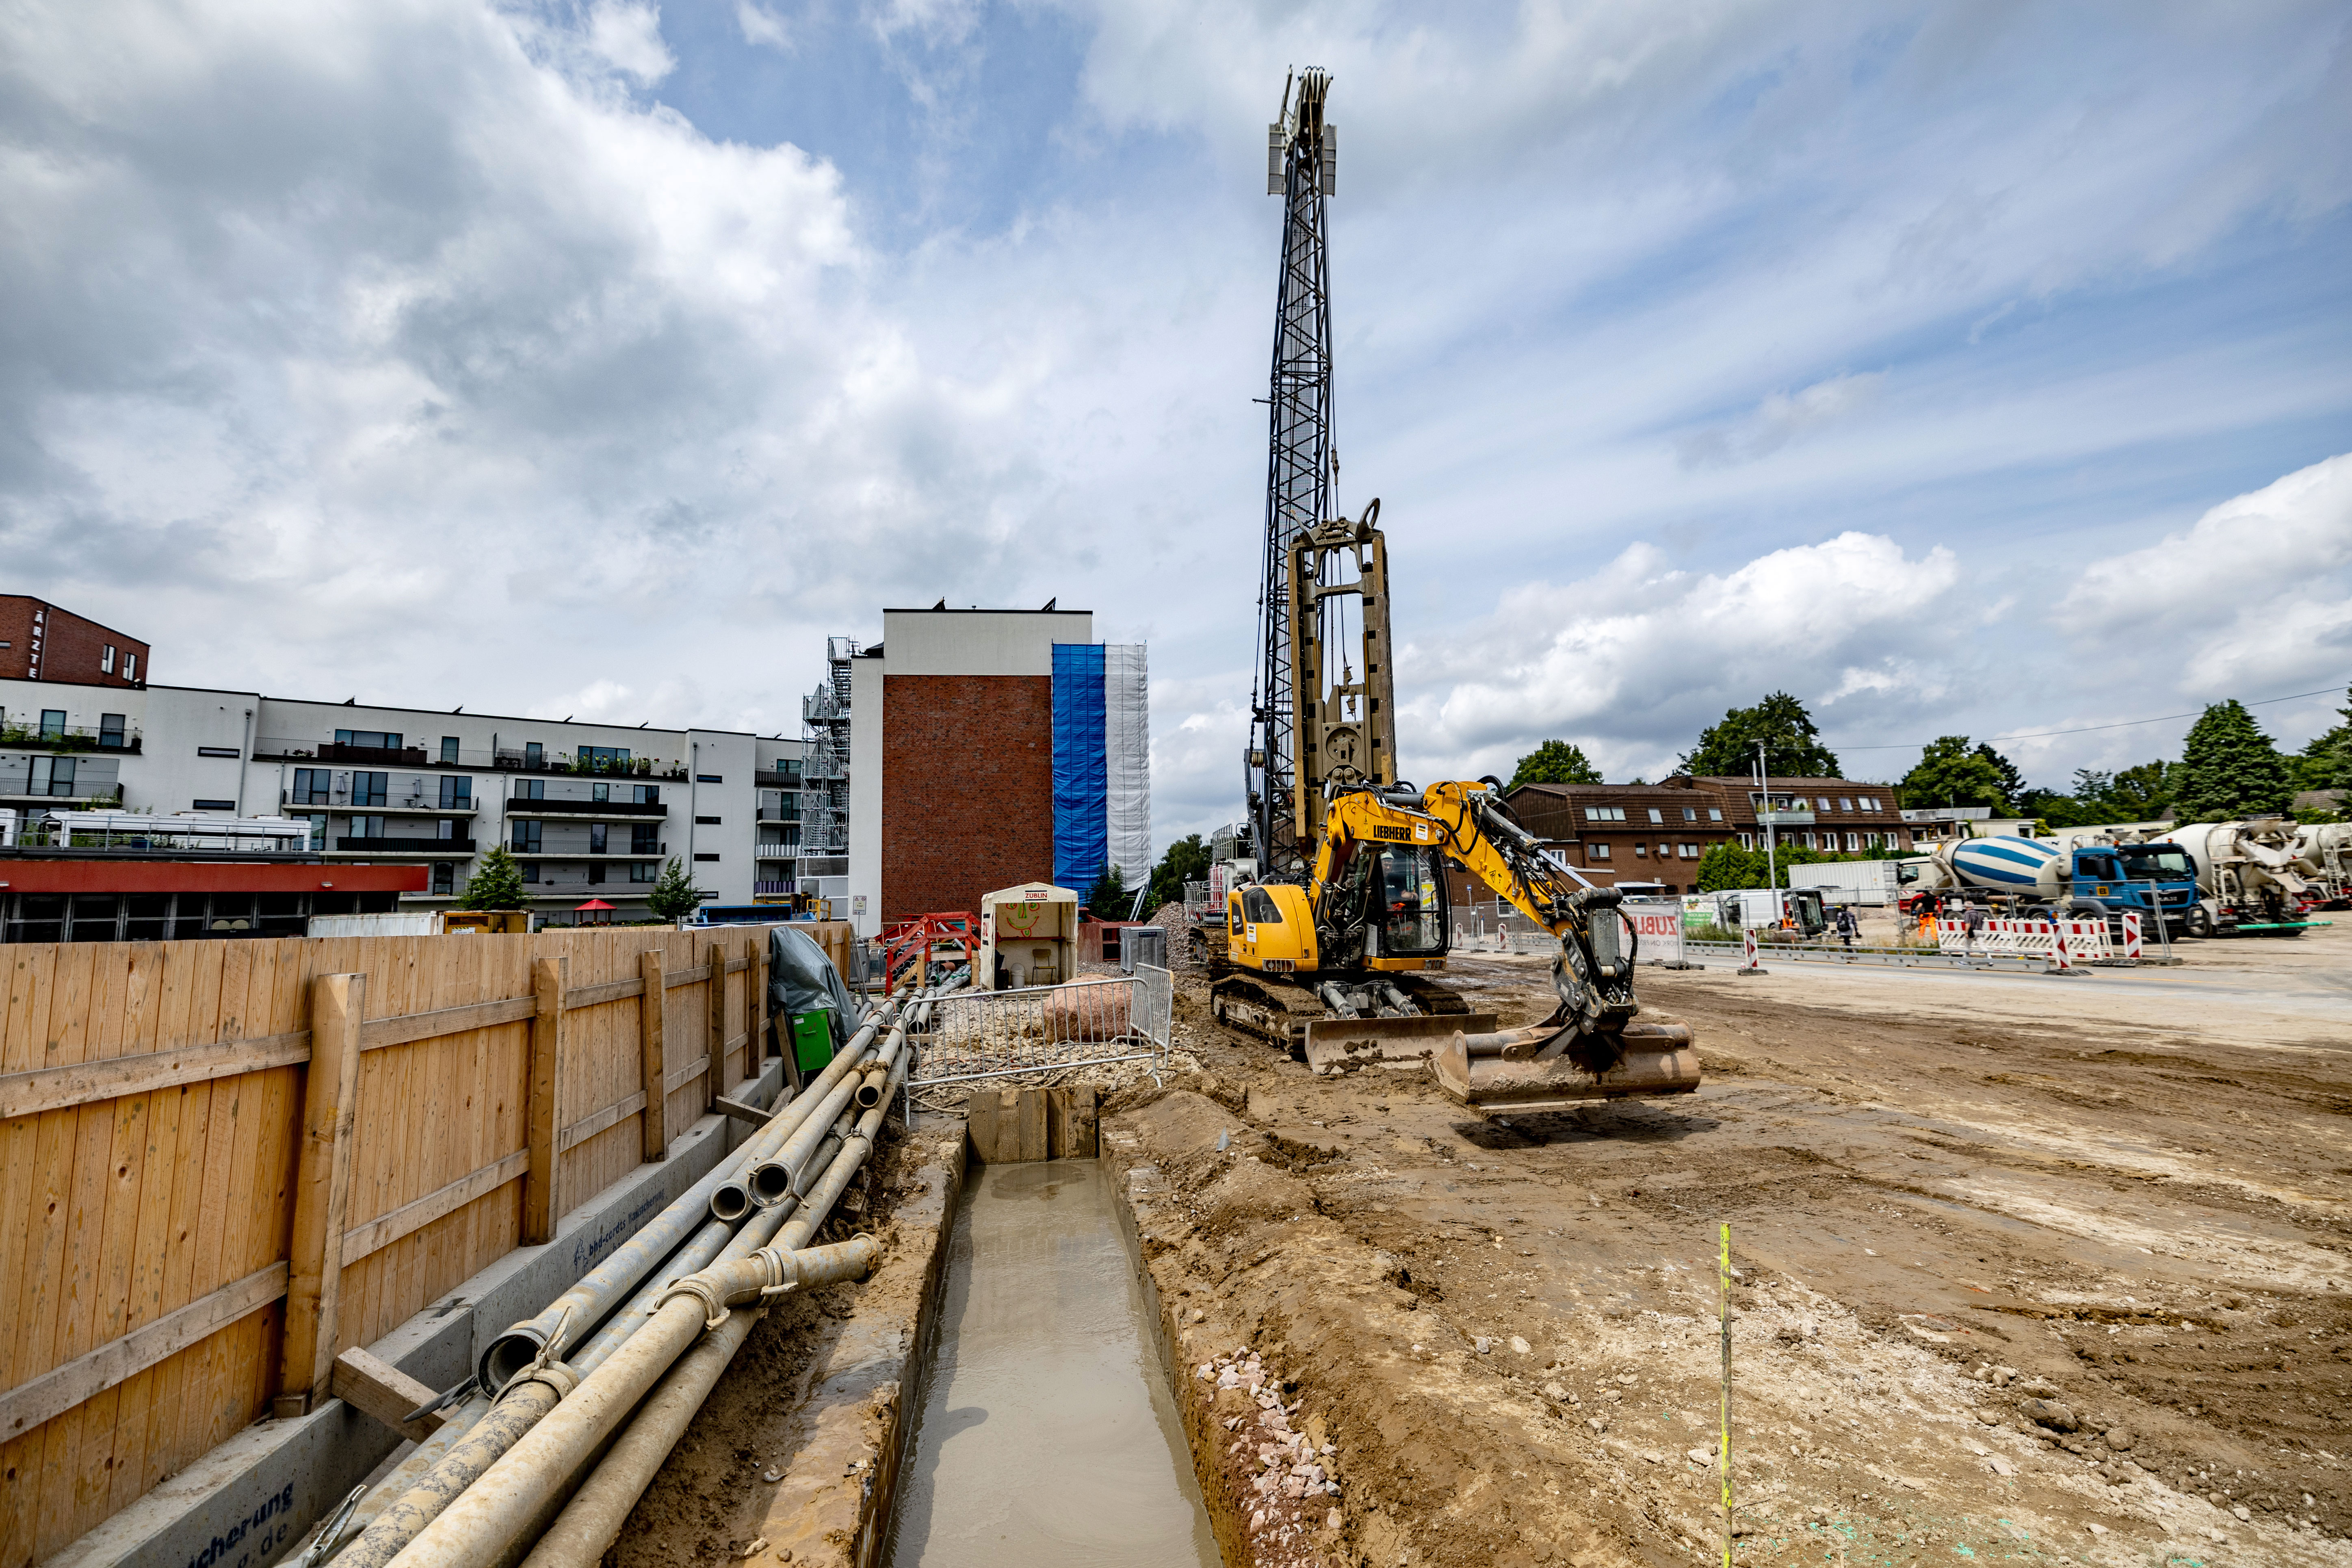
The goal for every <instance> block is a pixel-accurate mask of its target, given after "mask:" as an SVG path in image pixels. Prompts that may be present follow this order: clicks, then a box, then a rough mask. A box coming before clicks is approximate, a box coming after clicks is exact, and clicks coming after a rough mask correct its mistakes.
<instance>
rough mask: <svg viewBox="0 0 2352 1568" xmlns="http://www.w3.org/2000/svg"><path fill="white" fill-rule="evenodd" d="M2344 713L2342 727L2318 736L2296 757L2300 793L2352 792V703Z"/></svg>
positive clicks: (2297, 787)
mask: <svg viewBox="0 0 2352 1568" xmlns="http://www.w3.org/2000/svg"><path fill="white" fill-rule="evenodd" d="M2342 712H2343V716H2344V721H2343V722H2342V723H2340V724H2338V725H2336V727H2335V728H2334V729H2332V730H2326V731H2322V732H2320V733H2319V734H2316V735H2314V736H2313V737H2312V738H2311V743H2310V744H2309V745H2307V746H2305V747H2304V749H2303V751H2302V752H2301V753H2300V754H2299V755H2297V756H2296V757H2295V759H2294V787H2295V788H2296V789H2298V790H2306V789H2352V703H2347V704H2346V705H2345V707H2344V709H2343V710H2342Z"/></svg>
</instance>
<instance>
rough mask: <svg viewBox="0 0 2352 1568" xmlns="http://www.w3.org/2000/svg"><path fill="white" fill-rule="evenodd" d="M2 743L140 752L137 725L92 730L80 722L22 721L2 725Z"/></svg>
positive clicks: (44, 748) (44, 749) (46, 749)
mask: <svg viewBox="0 0 2352 1568" xmlns="http://www.w3.org/2000/svg"><path fill="white" fill-rule="evenodd" d="M0 746H21V747H23V748H25V749H26V751H33V752H107V753H109V754H110V755H111V754H117V753H121V754H128V755H131V756H134V757H135V756H137V755H139V754H140V746H139V731H137V730H136V729H123V730H91V729H86V728H84V727H82V726H80V725H67V726H64V727H62V728H59V727H56V726H46V725H45V726H43V727H41V728H39V729H28V728H26V726H25V725H22V724H8V725H0Z"/></svg>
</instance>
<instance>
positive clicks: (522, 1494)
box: [362, 1215, 882, 1568]
mask: <svg viewBox="0 0 2352 1568" xmlns="http://www.w3.org/2000/svg"><path fill="white" fill-rule="evenodd" d="M761 1217H762V1218H764V1217H765V1216H764V1215H763V1216H761ZM881 1251H882V1245H881V1243H879V1242H877V1241H876V1240H875V1239H874V1238H873V1237H866V1236H861V1237H856V1238H854V1239H852V1240H849V1241H844V1242H836V1243H835V1244H834V1245H833V1246H831V1247H812V1248H809V1249H807V1250H804V1251H793V1252H782V1251H779V1250H777V1249H776V1248H774V1247H761V1249H759V1250H758V1251H756V1252H753V1253H751V1254H750V1255H748V1256H746V1257H740V1258H730V1259H726V1260H723V1261H721V1262H719V1263H716V1264H713V1265H712V1266H711V1267H709V1268H705V1269H703V1270H701V1271H700V1272H698V1273H697V1274H693V1275H690V1276H688V1278H687V1279H681V1280H679V1281H678V1282H677V1284H676V1285H674V1286H672V1287H670V1292H669V1294H668V1297H667V1300H664V1301H663V1303H662V1304H661V1306H660V1308H659V1309H658V1310H656V1311H655V1312H654V1313H653V1315H652V1316H651V1317H649V1318H648V1319H647V1320H646V1324H645V1326H644V1327H643V1328H641V1329H639V1330H638V1331H636V1332H635V1333H634V1334H632V1335H630V1336H629V1338H628V1340H627V1342H625V1343H624V1344H623V1345H622V1346H621V1348H620V1349H619V1350H618V1351H616V1352H614V1354H613V1356H612V1357H611V1359H609V1360H608V1361H606V1362H605V1363H604V1365H603V1366H601V1367H599V1368H597V1369H596V1371H595V1372H594V1373H591V1374H590V1375H589V1376H588V1377H587V1378H586V1379H584V1380H583V1382H582V1383H581V1384H579V1386H578V1387H577V1388H575V1389H573V1390H572V1392H571V1394H570V1395H569V1397H567V1398H565V1399H564V1400H563V1401H562V1403H561V1404H560V1405H556V1406H555V1408H554V1409H553V1410H552V1411H549V1412H545V1413H543V1415H542V1418H541V1419H539V1420H538V1421H537V1422H536V1423H535V1424H534V1425H533V1426H531V1427H530V1431H529V1432H528V1433H527V1434H526V1435H525V1436H523V1437H522V1438H521V1439H520V1441H519V1442H517V1443H516V1444H515V1445H514V1446H513V1447H510V1448H509V1449H508V1450H507V1452H506V1453H505V1455H503V1456H502V1457H501V1458H499V1460H498V1461H497V1462H496V1463H494V1464H492V1465H491V1466H490V1467H489V1468H488V1469H487V1470H486V1471H484V1472H483V1473H482V1475H481V1476H480V1478H479V1479H478V1480H476V1481H475V1482H474V1484H473V1485H471V1486H469V1487H467V1489H466V1490H465V1492H464V1494H463V1495H462V1496H459V1497H457V1499H456V1500H453V1501H452V1502H451V1503H450V1504H449V1505H448V1506H447V1507H446V1508H445V1509H444V1510H442V1511H441V1514H440V1516H439V1517H438V1518H436V1519H435V1520H434V1521H432V1523H430V1524H428V1525H427V1526H425V1530H424V1531H422V1532H421V1533H420V1534H418V1535H417V1536H416V1538H415V1540H413V1541H411V1542H409V1543H408V1545H407V1547H406V1548H405V1549H404V1551H403V1552H401V1553H400V1555H399V1556H397V1557H395V1558H394V1559H392V1561H393V1562H394V1563H399V1564H400V1565H401V1568H425V1565H426V1564H434V1565H443V1564H446V1565H447V1568H459V1565H461V1564H462V1565H466V1568H471V1565H472V1564H476V1563H490V1562H495V1561H497V1560H498V1559H499V1557H500V1556H501V1555H502V1554H503V1553H504V1552H505V1550H506V1548H507V1547H508V1545H509V1543H510V1542H514V1541H515V1540H516V1538H517V1537H518V1536H520V1534H521V1533H522V1532H523V1531H525V1530H526V1529H528V1528H529V1526H530V1522H531V1520H532V1518H533V1516H534V1515H535V1514H536V1513H537V1512H538V1511H539V1510H540V1509H541V1508H542V1507H543V1506H545V1504H546V1503H547V1501H548V1500H550V1499H551V1497H553V1496H554V1495H556V1493H557V1492H558V1490H559V1489H561V1488H562V1486H564V1485H565V1484H566V1483H567V1482H568V1481H569V1479H570V1478H571V1477H572V1474H573V1473H574V1472H575V1471H577V1470H578V1468H580V1467H581V1466H582V1465H583V1464H584V1463H585V1462H586V1461H587V1460H588V1458H590V1457H591V1456H592V1455H593V1454H594V1452H595V1451H596V1449H597V1448H598V1447H600V1446H601V1445H602V1443H603V1442H604V1437H605V1436H607V1435H608V1434H609V1433H610V1432H611V1431H612V1430H613V1428H614V1427H615V1426H619V1425H620V1424H621V1422H623V1421H624V1420H625V1419H626V1418H627V1416H628V1415H629V1413H630V1412H631V1411H632V1410H634V1409H635V1408H636V1405H637V1402H638V1401H639V1400H640V1399H642V1398H643V1397H644V1395H645V1394H646V1390H648V1389H650V1388H651V1387H652V1386H653V1385H654V1384H655V1383H656V1381H657V1380H658V1379H659V1378H660V1377H661V1375H662V1373H665V1372H667V1370H668V1369H669V1367H670V1366H671V1364H672V1363H675V1362H676V1361H677V1359H678V1357H679V1356H680V1355H682V1354H683V1353H685V1352H686V1351H687V1350H688V1348H689V1347H690V1346H692V1345H693V1343H694V1342H696V1341H697V1340H698V1339H700V1338H701V1337H702V1334H703V1332H704V1331H705V1330H706V1329H714V1328H717V1327H719V1326H720V1325H721V1324H722V1323H724V1322H725V1321H726V1318H727V1315H728V1312H729V1310H730V1308H732V1307H735V1306H739V1305H744V1304H748V1303H751V1302H755V1301H757V1300H760V1299H761V1296H762V1295H763V1294H765V1293H767V1292H770V1291H775V1290H781V1289H789V1288H795V1287H801V1286H808V1285H824V1284H831V1283H833V1282H835V1281H836V1280H841V1279H856V1278H857V1277H858V1276H860V1275H862V1274H864V1273H865V1272H866V1270H867V1269H869V1268H872V1267H873V1265H874V1260H875V1259H876V1258H877V1257H879V1256H880V1255H881ZM532 1387H533V1388H536V1387H537V1384H532ZM497 1415H498V1412H496V1411H492V1412H491V1414H490V1415H489V1416H488V1417H486V1418H485V1419H486V1421H487V1420H494V1419H496V1418H497ZM460 1447H463V1445H460ZM362 1540H364V1537H363V1538H362Z"/></svg>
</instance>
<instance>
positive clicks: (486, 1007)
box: [360, 996, 537, 1051]
mask: <svg viewBox="0 0 2352 1568" xmlns="http://www.w3.org/2000/svg"><path fill="white" fill-rule="evenodd" d="M536 1007H537V1004H536V1003H535V1002H534V1001H533V1000H532V999H531V998H530V997H529V996H512V997H509V998H508V999H507V1000H505V1001H503V1002H477V1003H474V1004H473V1005H471V1006H467V1007H440V1008H436V1009H435V1010H434V1011H432V1012H430V1013H405V1014H402V1015H400V1016H397V1017H391V1018H370V1019H368V1020H367V1021H366V1022H365V1023H362V1025H361V1026H360V1049H362V1050H363V1051H380V1050H382V1049H383V1048H384V1047H386V1046H405V1045H408V1044H410V1043H412V1042H414V1041H416V1040H431V1039H437V1038H439V1037H441V1036H443V1035H462V1034H464V1033H465V1032H466V1031H467V1030H468V1029H487V1028H489V1027H491V1026H494V1025H498V1024H517V1023H521V1022H522V1021H524V1020H525V1019H528V1018H529V1017H530V1016H531V1014H532V1012H533V1011H534V1010H535V1009H536Z"/></svg>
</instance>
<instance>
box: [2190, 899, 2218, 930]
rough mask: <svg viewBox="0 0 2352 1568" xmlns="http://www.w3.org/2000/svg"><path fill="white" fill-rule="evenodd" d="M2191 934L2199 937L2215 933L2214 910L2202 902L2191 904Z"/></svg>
mask: <svg viewBox="0 0 2352 1568" xmlns="http://www.w3.org/2000/svg"><path fill="white" fill-rule="evenodd" d="M2212 934H2213V912H2212V911H2211V910H2209V909H2207V908H2206V907H2205V906H2204V905H2202V904H2191V905H2189V935H2190V936H2199V937H2204V936H2211V935H2212Z"/></svg>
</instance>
